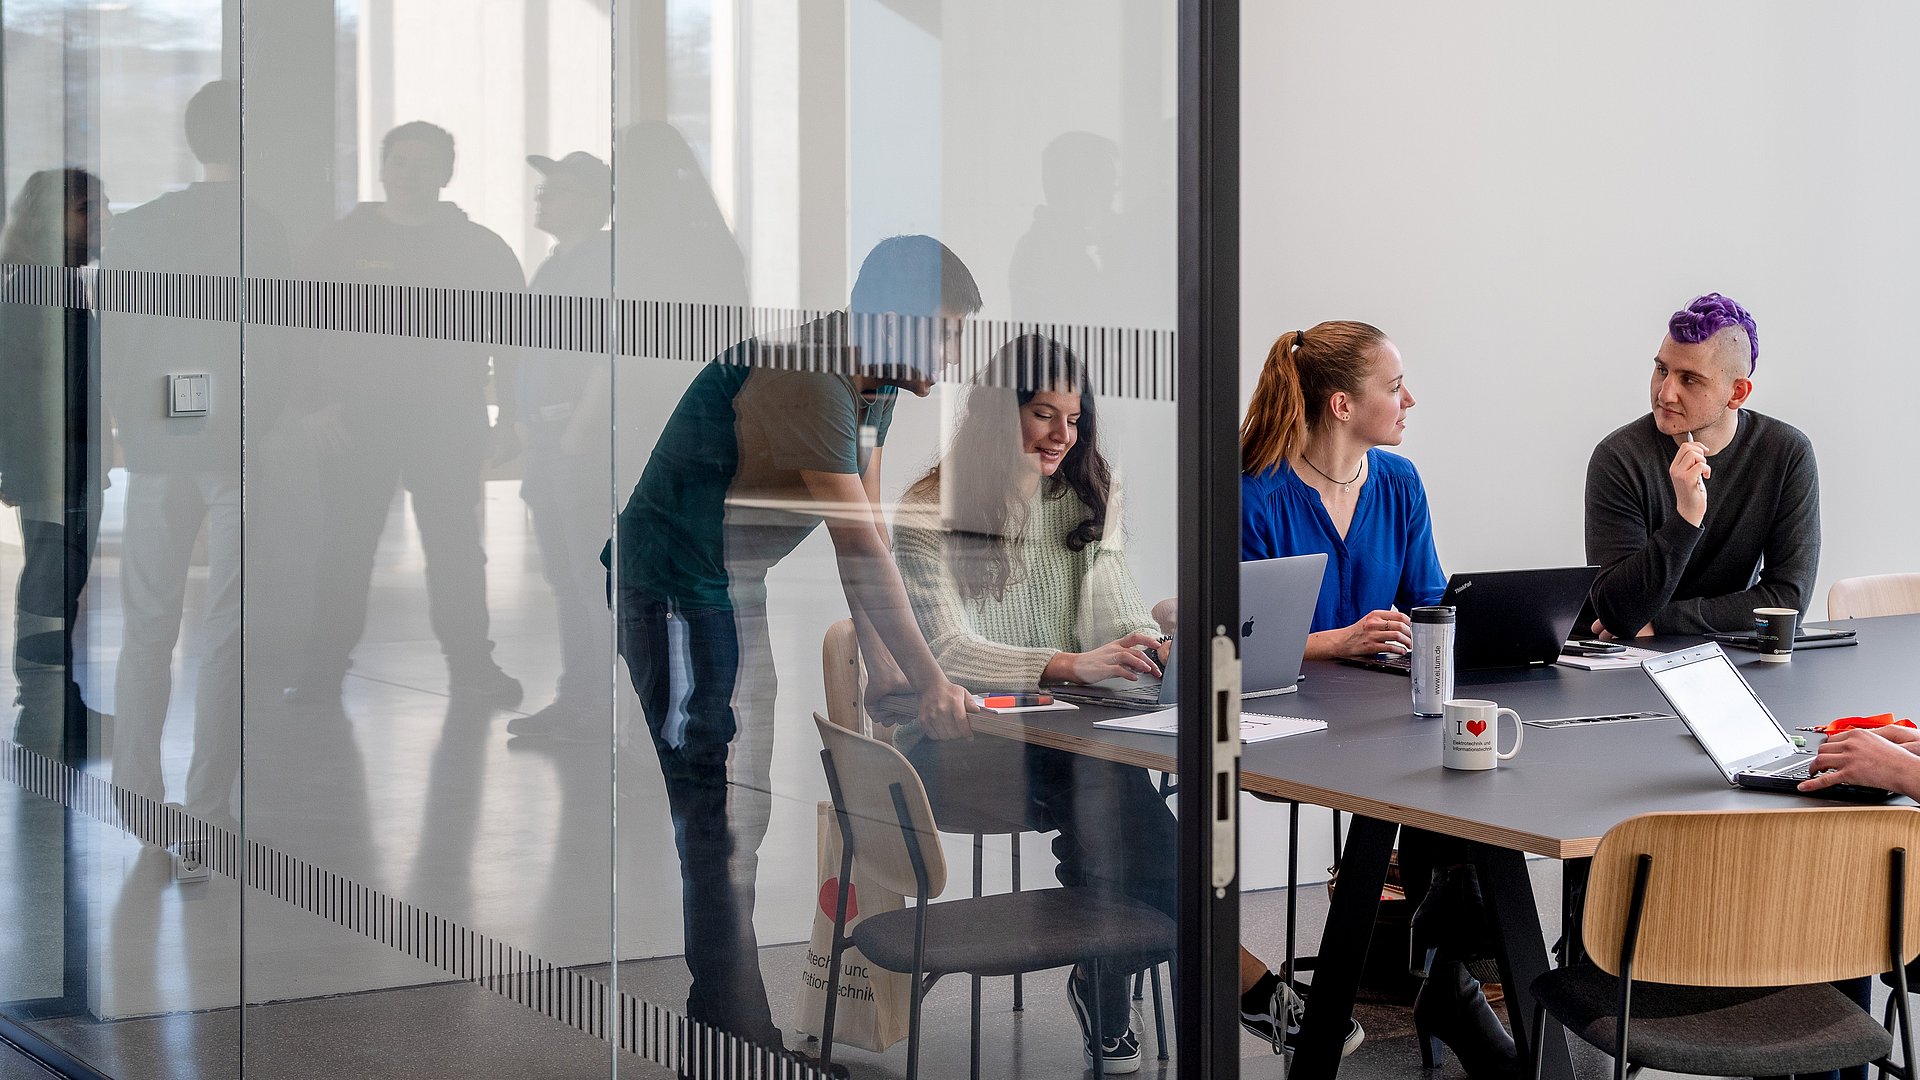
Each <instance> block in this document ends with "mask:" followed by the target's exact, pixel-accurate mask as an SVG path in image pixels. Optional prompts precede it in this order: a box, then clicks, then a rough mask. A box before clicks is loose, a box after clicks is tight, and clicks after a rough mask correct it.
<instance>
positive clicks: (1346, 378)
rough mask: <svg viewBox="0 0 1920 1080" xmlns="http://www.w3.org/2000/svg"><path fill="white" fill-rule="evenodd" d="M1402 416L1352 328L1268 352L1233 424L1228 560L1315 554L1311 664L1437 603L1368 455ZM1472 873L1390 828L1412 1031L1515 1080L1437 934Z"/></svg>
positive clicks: (1510, 1054) (1399, 490)
mask: <svg viewBox="0 0 1920 1080" xmlns="http://www.w3.org/2000/svg"><path fill="white" fill-rule="evenodd" d="M1413 404H1414V402H1413V395H1412V394H1411V393H1409V392H1408V391H1407V379H1406V371H1405V369H1404V368H1403V366H1402V364H1401V361H1400V350H1399V349H1397V348H1395V347H1394V344H1393V342H1391V341H1389V340H1387V336H1386V335H1385V334H1383V333H1381V332H1380V331H1379V329H1377V328H1376V327H1373V326H1369V325H1367V324H1366V323H1362V322H1323V323H1320V324H1319V325H1317V326H1314V327H1313V328H1311V329H1309V330H1305V331H1300V330H1294V331H1291V332H1289V333H1285V334H1282V335H1280V340H1278V341H1276V342H1274V343H1273V348H1272V349H1271V350H1270V351H1269V352H1268V353H1267V362H1266V366H1265V367H1263V368H1262V369H1261V371H1260V382H1259V385H1258V386H1256V387H1255V388H1254V391H1253V400H1252V401H1251V402H1249V403H1248V406H1247V419H1246V422H1245V423H1244V424H1242V425H1241V427H1240V463H1241V469H1242V470H1243V472H1242V475H1241V477H1240V513H1241V518H1240V557H1241V558H1243V559H1272V558H1278V557H1280V556H1284V555H1306V554H1310V553H1313V552H1325V553H1326V555H1327V573H1326V577H1325V578H1323V579H1322V580H1321V583H1320V601H1319V603H1318V604H1317V605H1316V606H1315V608H1314V613H1313V634H1312V635H1311V636H1310V637H1308V638H1307V658H1308V659H1310V660H1328V659H1337V658H1340V657H1360V656H1370V655H1373V654H1376V653H1383V652H1406V651H1407V650H1409V649H1410V648H1412V645H1413V640H1412V636H1411V630H1412V627H1411V625H1410V624H1409V622H1408V620H1407V615H1406V612H1407V611H1409V610H1410V609H1412V608H1414V607H1417V606H1419V605H1422V604H1434V603H1438V602H1439V601H1440V596H1441V594H1442V593H1443V592H1445V591H1446V586H1447V579H1446V576H1445V575H1444V574H1442V573H1441V572H1440V557H1439V555H1438V554H1437V553H1436V552H1435V551H1434V547H1433V519H1432V516H1431V515H1430V514H1429V513H1428V511H1427V492H1426V489H1425V488H1424V487H1422V486H1421V483H1420V474H1419V473H1418V472H1416V471H1414V468H1413V463H1412V462H1410V461H1408V460H1407V459H1406V458H1403V457H1401V456H1400V455H1398V454H1393V453H1389V452H1388V451H1386V450H1383V449H1381V447H1384V446H1398V445H1400V440H1401V438H1402V437H1403V436H1404V435H1405V433H1406V427H1407V410H1409V409H1411V408H1413ZM1471 861H1472V851H1471V849H1470V848H1468V847H1466V845H1464V844H1463V843H1462V842H1460V841H1457V840H1454V839H1452V838H1451V837H1446V836H1440V835H1438V834H1434V833H1428V832H1423V831H1421V830H1417V829H1402V830H1401V834H1400V863H1401V869H1402V871H1403V874H1402V879H1403V880H1404V881H1406V882H1407V883H1408V884H1409V885H1412V886H1415V887H1416V888H1417V887H1418V885H1419V884H1421V883H1423V882H1427V883H1429V884H1428V888H1427V896H1426V897H1425V898H1423V899H1422V902H1421V903H1420V907H1419V910H1418V911H1417V912H1416V913H1415V916H1414V921H1415V924H1416V925H1415V927H1414V951H1415V957H1414V960H1415V966H1416V967H1418V968H1420V969H1423V970H1424V971H1425V972H1426V973H1427V975H1428V978H1427V980H1426V981H1425V982H1423V983H1422V984H1421V987H1420V994H1419V996H1418V997H1417V998H1415V999H1414V1010H1413V1015H1414V1023H1415V1026H1416V1027H1417V1028H1418V1029H1419V1032H1420V1034H1421V1036H1422V1037H1423V1039H1439V1040H1440V1041H1443V1042H1445V1043H1446V1044H1447V1045H1449V1046H1451V1047H1453V1050H1454V1053H1455V1054H1457V1055H1459V1057H1460V1061H1461V1064H1462V1065H1463V1066H1464V1067H1465V1068H1466V1070H1467V1073H1468V1075H1470V1076H1472V1077H1475V1078H1476V1080H1478V1078H1481V1077H1511V1076H1518V1075H1519V1061H1518V1058H1517V1056H1516V1054H1515V1052H1514V1044H1513V1038H1512V1036H1511V1035H1509V1034H1508V1033H1507V1030H1506V1028H1504V1027H1502V1026H1501V1024H1500V1020H1499V1018H1498V1017H1497V1016H1495V1015H1494V1013H1493V1010H1492V1009H1491V1008H1489V1007H1488V1005H1487V1001H1486V997H1485V995H1484V994H1483V993H1482V992H1481V989H1480V984H1479V982H1478V981H1476V980H1475V979H1474V977H1473V976H1472V974H1471V973H1469V972H1468V971H1467V967H1466V963H1465V961H1466V960H1468V959H1470V958H1472V957H1473V956H1474V955H1476V954H1478V953H1480V952H1482V951H1484V949H1485V945H1484V944H1483V943H1479V942H1476V941H1475V940H1474V939H1475V938H1476V937H1478V935H1477V934H1474V933H1472V932H1468V933H1464V934H1463V933H1459V932H1455V933H1451V934H1449V933H1445V932H1443V931H1441V930H1439V929H1438V928H1439V927H1443V926H1445V927H1472V928H1476V929H1477V928H1482V927H1485V926H1486V925H1487V922H1488V920H1487V917H1486V915H1485V913H1484V906H1483V905H1482V904H1481V902H1480V897H1479V883H1478V881H1477V880H1475V878H1474V876H1473V869H1472V865H1471ZM1429 1046H1430V1043H1428V1044H1423V1046H1422V1049H1423V1050H1427V1049H1428V1048H1429Z"/></svg>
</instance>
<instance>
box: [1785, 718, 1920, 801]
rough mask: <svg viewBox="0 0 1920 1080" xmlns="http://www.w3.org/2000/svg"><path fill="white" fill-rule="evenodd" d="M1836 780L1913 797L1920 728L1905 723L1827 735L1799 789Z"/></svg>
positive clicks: (1919, 786) (1919, 770)
mask: <svg viewBox="0 0 1920 1080" xmlns="http://www.w3.org/2000/svg"><path fill="white" fill-rule="evenodd" d="M1835 784H1861V785H1865V786H1867V787H1877V788H1886V789H1887V790H1889V791H1897V792H1899V793H1900V794H1902V795H1905V796H1908V797H1909V798H1912V797H1913V796H1914V795H1915V793H1916V792H1920V731H1916V730H1915V729H1913V728H1904V727H1881V728H1855V729H1853V730H1851V731H1843V732H1841V733H1839V734H1838V735H1833V736H1830V737H1829V738H1828V739H1827V741H1826V742H1824V743H1821V744H1820V752H1819V753H1818V754H1816V755H1815V756H1814V759H1813V776H1812V778H1811V779H1808V780H1805V781H1802V782H1801V784H1800V790H1801V791H1809V792H1811V791H1819V790H1820V789H1822V788H1828V787H1832V786H1833V785H1835Z"/></svg>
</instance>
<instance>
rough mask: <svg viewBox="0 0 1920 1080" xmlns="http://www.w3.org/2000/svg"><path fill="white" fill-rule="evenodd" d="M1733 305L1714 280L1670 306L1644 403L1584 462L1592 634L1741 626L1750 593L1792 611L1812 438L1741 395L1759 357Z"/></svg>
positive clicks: (1809, 575)
mask: <svg viewBox="0 0 1920 1080" xmlns="http://www.w3.org/2000/svg"><path fill="white" fill-rule="evenodd" d="M1759 356H1760V348H1759V337H1758V332H1757V330H1756V328H1755V326H1754V322H1753V316H1751V315H1749V314H1748V313H1747V311H1746V309H1744V308H1742V307H1741V306H1740V305H1739V304H1737V303H1734V302H1733V301H1732V300H1730V299H1728V298H1727V297H1724V296H1721V295H1720V294H1719V293H1709V294H1707V295H1706V296H1702V297H1700V298H1698V299H1696V300H1694V301H1693V302H1692V303H1690V304H1688V305H1687V306H1686V307H1685V308H1684V309H1682V310H1680V311H1677V312H1675V313H1674V315H1673V318H1672V319H1671V320H1669V322H1668V324H1667V336H1666V338H1665V340H1664V341H1662V342H1661V344H1660V351H1659V353H1658V354H1657V355H1656V356H1655V357H1654V361H1653V385H1652V395H1651V396H1652V404H1653V411H1652V412H1651V413H1649V414H1648V415H1646V416H1643V417H1641V418H1640V419H1638V420H1635V421H1633V422H1632V423H1630V424H1627V425H1626V426H1624V427H1622V428H1620V429H1618V430H1616V431H1614V432H1613V433H1612V434H1610V435H1608V436H1607V437H1606V438H1605V439H1602V440H1601V441H1600V445H1598V446H1596V447H1595V448H1594V451H1593V458H1592V460H1591V461H1589V462H1588V465H1587V491H1586V506H1587V561H1588V562H1591V563H1595V564H1597V565H1599V566H1600V567H1601V568H1602V569H1601V571H1600V577H1599V579H1598V580H1597V581H1595V582H1594V586H1593V593H1592V595H1591V597H1590V599H1589V601H1588V608H1589V616H1588V617H1590V618H1592V619H1593V623H1592V627H1591V630H1592V632H1593V633H1594V634H1596V635H1600V636H1604V637H1618V638H1630V637H1642V636H1646V635H1649V634H1655V633H1660V634H1705V633H1713V632H1730V631H1740V630H1747V629H1751V628H1752V626H1753V609H1754V608H1756V607H1790V608H1795V609H1797V610H1800V611H1805V610H1806V606H1807V602H1808V600H1809V599H1810V598H1811V596H1812V593H1813V579H1814V573H1815V571H1816V570H1817V569H1818V566H1819V562H1820V479H1819V471H1818V468H1817V467H1816V465H1815V463H1814V457H1813V444H1812V443H1811V442H1809V441H1808V440H1807V437H1806V436H1805V435H1803V434H1801V433H1800V431H1799V430H1798V429H1796V428H1794V427H1793V426H1791V425H1789V424H1786V423H1784V422H1782V421H1780V420H1776V419H1774V418H1773V417H1770V416H1765V415H1763V414H1761V413H1757V412H1754V411H1753V410H1751V409H1747V408H1744V407H1743V406H1744V405H1745V404H1746V401H1747V398H1748V396H1749V395H1751V394H1752V393H1753V381H1752V375H1753V372H1754V368H1755V366H1756V365H1757V363H1758V361H1759Z"/></svg>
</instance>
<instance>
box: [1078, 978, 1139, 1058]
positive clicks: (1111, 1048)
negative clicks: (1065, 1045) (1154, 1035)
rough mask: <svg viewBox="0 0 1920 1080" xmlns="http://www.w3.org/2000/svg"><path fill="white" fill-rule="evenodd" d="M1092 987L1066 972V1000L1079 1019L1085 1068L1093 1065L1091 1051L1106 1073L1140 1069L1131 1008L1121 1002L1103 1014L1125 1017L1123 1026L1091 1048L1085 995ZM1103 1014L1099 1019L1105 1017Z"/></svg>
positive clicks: (1090, 1020)
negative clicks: (1123, 1027) (1116, 1033)
mask: <svg viewBox="0 0 1920 1080" xmlns="http://www.w3.org/2000/svg"><path fill="white" fill-rule="evenodd" d="M1092 991H1093V988H1092V987H1091V986H1089V985H1087V982H1086V980H1084V979H1082V978H1080V976H1079V974H1078V973H1077V972H1075V971H1072V970H1069V971H1068V972H1067V1003H1068V1004H1070V1005H1072V1006H1073V1015H1074V1017H1075V1018H1076V1019H1078V1020H1079V1021H1080V1039H1081V1043H1082V1045H1083V1047H1084V1048H1085V1051H1086V1059H1087V1068H1089V1069H1091V1068H1093V1067H1094V1064H1093V1063H1094V1054H1095V1053H1096V1052H1097V1053H1098V1054H1099V1055H1100V1060H1101V1067H1102V1069H1103V1070H1104V1071H1105V1073H1106V1075H1108V1076H1118V1075H1120V1074H1123V1073H1131V1072H1139V1071H1140V1039H1139V1037H1138V1036H1136V1035H1134V1033H1133V1018H1132V1016H1131V1012H1132V1010H1131V1009H1130V1008H1129V1007H1128V1006H1126V1005H1125V1004H1121V1005H1119V1006H1118V1007H1117V1008H1115V1009H1112V1010H1107V1015H1108V1016H1110V1015H1113V1014H1116V1013H1117V1014H1118V1015H1122V1016H1126V1017H1127V1026H1126V1029H1125V1030H1123V1031H1122V1032H1121V1033H1120V1034H1118V1035H1115V1036H1113V1037H1111V1038H1102V1039H1101V1040H1100V1045H1099V1047H1098V1049H1097V1050H1096V1048H1095V1047H1094V1038H1093V1010H1092V1008H1091V1007H1089V1006H1088V1004H1087V1001H1086V995H1088V994H1090V993H1092ZM1106 1018H1107V1016H1103V1017H1102V1019H1106Z"/></svg>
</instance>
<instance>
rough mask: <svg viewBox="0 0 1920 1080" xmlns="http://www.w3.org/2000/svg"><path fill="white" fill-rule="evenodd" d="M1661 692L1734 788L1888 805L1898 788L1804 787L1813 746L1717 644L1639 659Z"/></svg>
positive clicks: (1856, 785)
mask: <svg viewBox="0 0 1920 1080" xmlns="http://www.w3.org/2000/svg"><path fill="white" fill-rule="evenodd" d="M1640 668H1641V670H1643V671H1645V672H1646V673H1647V677H1648V678H1650V679H1652V680H1653V685H1654V686H1656V687H1658V688H1659V690H1660V695H1661V696H1662V697H1664V698H1666V699H1667V704H1668V705H1671V706H1672V707H1673V711H1674V712H1675V713H1676V714H1678V715H1679V717H1680V722H1681V723H1683V724H1685V725H1687V730H1688V731H1691V732H1693V737H1694V738H1695V739H1698V740H1699V742H1700V746H1701V748H1702V749H1704V750H1705V751H1706V752H1707V756H1708V757H1710V758H1712V759H1713V763H1714V765H1716V766H1718V767H1719V769H1720V774H1721V775H1722V776H1724V777H1726V781H1727V783H1729V784H1732V785H1734V786H1735V787H1743V788H1751V789H1753V790H1755V791H1785V792H1791V793H1794V794H1811V795H1815V796H1818V797H1821V798H1828V799H1846V800H1848V801H1852V802H1882V801H1884V800H1887V799H1891V798H1893V797H1894V795H1893V792H1891V791H1886V790H1883V789H1881V788H1876V787H1863V786H1860V785H1858V784H1835V785H1833V786H1832V787H1830V788H1823V789H1822V790H1820V791H1816V792H1802V791H1800V790H1799V788H1800V781H1802V780H1805V779H1806V778H1807V777H1808V776H1809V775H1810V773H1809V769H1810V767H1811V766H1812V764H1813V756H1814V751H1812V750H1803V749H1801V748H1799V747H1797V746H1795V745H1793V740H1792V739H1791V738H1789V737H1788V735H1787V733H1786V732H1785V731H1783V730H1781V727H1780V723H1779V721H1777V720H1775V719H1774V718H1773V714H1772V713H1770V712H1768V711H1767V707H1766V705H1764V704H1762V703H1761V701H1760V698H1759V697H1758V696H1756V695H1755V694H1754V692H1753V687H1751V686H1748V685H1747V680H1745V679H1743V678H1741V677H1740V672H1739V670H1738V669H1736V668H1735V667H1734V666H1733V661H1731V660H1729V659H1727V654H1726V653H1724V652H1722V651H1721V649H1720V646H1719V644H1717V643H1713V642H1709V643H1708V644H1705V645H1700V646H1696V647H1695V648H1691V649H1685V650H1683V651H1681V652H1675V653H1667V654H1666V655H1665V656H1651V657H1648V658H1647V659H1645V660H1642V661H1641V662H1640Z"/></svg>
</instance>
